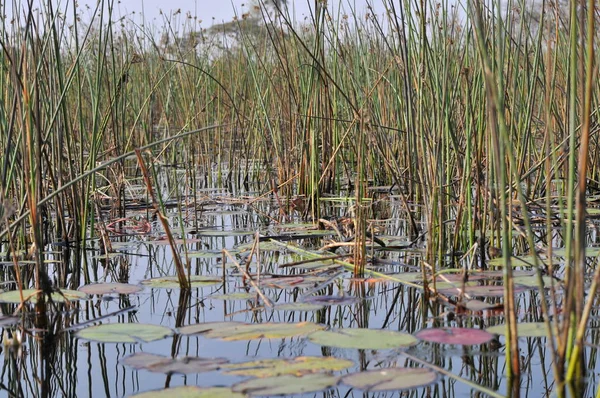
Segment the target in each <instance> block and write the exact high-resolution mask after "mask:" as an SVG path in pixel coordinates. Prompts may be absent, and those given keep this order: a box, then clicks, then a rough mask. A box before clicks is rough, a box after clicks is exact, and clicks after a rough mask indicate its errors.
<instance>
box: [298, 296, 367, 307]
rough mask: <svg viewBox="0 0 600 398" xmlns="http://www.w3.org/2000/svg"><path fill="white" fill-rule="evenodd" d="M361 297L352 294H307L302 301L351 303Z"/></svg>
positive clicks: (358, 300) (327, 303)
mask: <svg viewBox="0 0 600 398" xmlns="http://www.w3.org/2000/svg"><path fill="white" fill-rule="evenodd" d="M361 300H362V299H361V298H359V297H353V296H308V297H304V298H303V299H302V301H303V302H304V303H308V304H319V305H327V306H328V305H352V304H356V303H358V302H360V301H361Z"/></svg>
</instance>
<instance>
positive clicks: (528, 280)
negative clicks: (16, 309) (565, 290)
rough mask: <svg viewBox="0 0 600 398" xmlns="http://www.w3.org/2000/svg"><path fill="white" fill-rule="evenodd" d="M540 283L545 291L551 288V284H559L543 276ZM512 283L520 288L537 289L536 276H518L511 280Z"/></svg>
mask: <svg viewBox="0 0 600 398" xmlns="http://www.w3.org/2000/svg"><path fill="white" fill-rule="evenodd" d="M542 281H543V282H544V287H545V288H546V289H549V288H550V287H551V286H552V283H554V284H555V285H558V284H559V283H560V282H559V281H556V280H555V281H552V278H551V277H549V276H547V275H544V276H542ZM513 282H514V283H516V284H518V285H521V286H527V287H533V288H537V287H538V277H537V275H531V276H518V277H516V278H513Z"/></svg>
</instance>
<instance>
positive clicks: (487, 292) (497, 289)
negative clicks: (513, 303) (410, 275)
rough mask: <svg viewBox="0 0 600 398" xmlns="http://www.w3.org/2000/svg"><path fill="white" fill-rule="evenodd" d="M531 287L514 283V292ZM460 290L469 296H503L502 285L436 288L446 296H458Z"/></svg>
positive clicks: (520, 291) (523, 290) (517, 292)
mask: <svg viewBox="0 0 600 398" xmlns="http://www.w3.org/2000/svg"><path fill="white" fill-rule="evenodd" d="M530 289H531V288H529V287H526V286H520V285H515V293H516V294H519V293H523V292H525V291H527V290H530ZM461 291H462V292H463V294H465V295H467V296H469V297H502V296H504V286H500V285H486V286H467V287H465V288H464V289H459V288H456V287H453V288H448V289H438V292H439V293H441V294H444V295H447V296H458V295H460V293H461Z"/></svg>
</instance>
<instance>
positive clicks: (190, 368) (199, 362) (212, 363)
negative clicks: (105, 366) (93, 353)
mask: <svg viewBox="0 0 600 398" xmlns="http://www.w3.org/2000/svg"><path fill="white" fill-rule="evenodd" d="M121 362H122V363H123V364H125V365H127V366H131V367H132V368H135V369H144V370H149V371H151V372H157V373H166V374H171V373H181V374H191V373H202V372H212V371H215V370H219V369H220V368H221V367H222V365H224V364H227V363H228V362H229V361H228V360H227V359H225V358H200V357H183V358H175V359H173V358H169V357H165V356H162V355H156V354H149V353H146V352H136V353H135V354H133V355H130V356H128V357H127V358H125V359H123V361H121Z"/></svg>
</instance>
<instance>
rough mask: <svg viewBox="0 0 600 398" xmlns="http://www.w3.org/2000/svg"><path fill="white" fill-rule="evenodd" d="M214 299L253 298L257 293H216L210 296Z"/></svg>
mask: <svg viewBox="0 0 600 398" xmlns="http://www.w3.org/2000/svg"><path fill="white" fill-rule="evenodd" d="M210 298H211V299H214V300H252V299H255V298H256V293H249V292H236V293H227V294H215V295H212V296H210Z"/></svg>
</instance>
